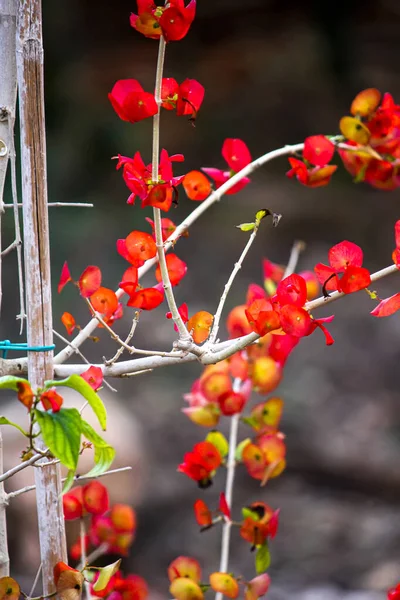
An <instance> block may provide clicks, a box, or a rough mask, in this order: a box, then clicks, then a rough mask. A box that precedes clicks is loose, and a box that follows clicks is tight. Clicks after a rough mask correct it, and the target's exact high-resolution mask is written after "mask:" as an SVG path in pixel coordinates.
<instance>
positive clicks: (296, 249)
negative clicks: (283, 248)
mask: <svg viewBox="0 0 400 600" xmlns="http://www.w3.org/2000/svg"><path fill="white" fill-rule="evenodd" d="M305 247H306V245H305V243H304V242H302V241H301V240H297V241H296V242H294V244H293V246H292V250H291V252H290V256H289V261H288V264H287V267H286V269H285V272H284V274H283V279H285V277H289V275H292V273H294V272H295V270H296V267H297V263H298V262H299V257H300V254H301V253H302V252H303V251H304V249H305Z"/></svg>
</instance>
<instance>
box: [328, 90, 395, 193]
mask: <svg viewBox="0 0 400 600" xmlns="http://www.w3.org/2000/svg"><path fill="white" fill-rule="evenodd" d="M380 97H381V95H380V92H379V91H378V90H376V89H374V88H370V89H367V90H364V91H362V92H360V93H359V94H358V95H357V96H356V97H355V99H354V100H353V103H352V105H351V113H352V115H354V116H353V117H343V118H342V119H341V121H340V129H341V131H342V133H343V135H344V136H345V137H346V138H347V140H348V141H347V144H349V145H350V146H354V150H344V149H341V150H339V154H340V157H341V159H342V161H343V164H344V166H345V168H346V169H347V171H349V173H350V174H351V175H352V176H353V177H354V178H355V180H356V181H357V182H358V181H366V182H367V183H369V184H370V185H372V186H373V187H376V188H379V189H382V190H393V189H395V188H397V187H399V186H400V106H399V105H396V104H395V103H394V100H393V98H392V96H391V95H390V94H384V96H383V99H382V102H381V103H380V105H379V102H380ZM378 105H379V106H378ZM367 144H368V146H369V147H370V150H368V149H366V148H365V145H367Z"/></svg>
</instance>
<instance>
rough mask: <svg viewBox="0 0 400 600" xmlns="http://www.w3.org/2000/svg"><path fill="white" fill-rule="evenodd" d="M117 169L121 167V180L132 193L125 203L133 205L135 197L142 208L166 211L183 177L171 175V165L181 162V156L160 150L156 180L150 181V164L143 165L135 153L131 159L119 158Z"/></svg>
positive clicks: (138, 155)
mask: <svg viewBox="0 0 400 600" xmlns="http://www.w3.org/2000/svg"><path fill="white" fill-rule="evenodd" d="M118 158H119V160H118V164H117V169H120V168H121V167H123V174H122V176H123V178H124V181H125V183H126V185H127V186H128V188H129V189H130V191H131V192H132V194H131V195H130V196H129V198H128V200H127V202H128V204H134V202H135V198H136V196H138V197H139V198H140V200H141V201H142V208H143V207H145V206H154V207H155V208H160V209H161V210H164V211H168V210H169V209H170V208H171V204H172V201H173V196H174V190H175V188H176V186H178V185H179V184H180V183H181V182H182V179H183V177H184V175H182V176H179V177H174V176H173V173H172V163H173V162H182V161H183V155H182V154H175V155H174V156H169V155H168V152H167V151H166V150H161V155H160V166H159V170H158V180H157V181H153V180H152V173H151V170H152V168H151V164H150V165H147V166H146V165H145V164H144V162H143V159H142V157H141V156H140V152H136V154H135V156H134V157H133V158H127V157H126V156H120V155H119V157H118Z"/></svg>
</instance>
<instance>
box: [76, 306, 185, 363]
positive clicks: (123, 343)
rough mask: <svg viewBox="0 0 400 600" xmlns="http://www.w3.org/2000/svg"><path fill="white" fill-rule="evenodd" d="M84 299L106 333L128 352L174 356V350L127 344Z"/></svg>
mask: <svg viewBox="0 0 400 600" xmlns="http://www.w3.org/2000/svg"><path fill="white" fill-rule="evenodd" d="M85 300H86V303H87V305H88V307H89V310H90V312H91V313H92V315H93V316H94V317H95V318H96V319H97V320H98V322H99V323H101V325H103V327H104V329H106V330H107V331H108V333H109V334H110V335H111V337H112V339H113V340H114V341H115V342H117V344H119V345H120V346H122V348H125V350H127V351H128V352H129V353H130V354H143V355H144V356H176V354H177V353H176V352H174V351H173V352H163V351H161V350H141V349H139V348H135V347H134V346H129V345H128V344H127V343H126V342H124V340H121V338H120V337H119V335H118V334H117V333H115V331H114V330H113V329H112V327H110V326H109V325H108V324H107V323H106V321H105V320H104V319H103V317H102V316H101V315H100V314H99V313H98V312H96V311H95V310H94V308H93V306H92V303H91V302H90V299H89V298H85ZM105 364H106V363H105Z"/></svg>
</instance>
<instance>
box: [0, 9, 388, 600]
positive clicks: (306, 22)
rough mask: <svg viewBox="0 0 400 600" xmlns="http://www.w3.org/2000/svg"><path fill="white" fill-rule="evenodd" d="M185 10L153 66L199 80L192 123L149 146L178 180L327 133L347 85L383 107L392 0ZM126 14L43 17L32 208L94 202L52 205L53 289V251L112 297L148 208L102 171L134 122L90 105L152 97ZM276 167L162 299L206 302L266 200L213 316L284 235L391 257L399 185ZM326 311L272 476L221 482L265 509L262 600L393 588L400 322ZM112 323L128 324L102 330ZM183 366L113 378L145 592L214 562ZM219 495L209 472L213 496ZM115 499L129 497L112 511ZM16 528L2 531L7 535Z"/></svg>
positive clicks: (355, 305)
mask: <svg viewBox="0 0 400 600" xmlns="http://www.w3.org/2000/svg"><path fill="white" fill-rule="evenodd" d="M198 4H199V6H198V16H197V19H196V21H195V23H194V25H193V27H192V29H191V31H190V33H189V35H188V36H187V38H185V40H184V41H182V42H181V43H179V44H171V45H170V46H169V47H168V51H167V61H166V71H165V72H166V75H167V76H174V77H175V78H176V79H178V80H183V79H185V78H186V77H192V78H196V79H198V80H199V81H201V82H202V83H203V85H204V86H205V88H206V97H205V102H204V106H203V108H202V110H201V112H200V116H199V119H198V123H197V127H196V129H193V128H191V127H190V125H189V124H188V123H187V122H186V121H185V119H182V118H181V119H177V118H175V117H174V115H171V114H167V113H165V114H163V118H162V132H161V139H162V145H163V146H164V147H166V148H167V149H168V151H169V152H170V153H175V152H183V153H184V154H185V157H186V162H185V170H190V169H191V168H198V167H200V166H216V167H221V168H222V166H223V160H222V158H221V156H220V149H221V146H222V142H223V140H224V139H225V138H226V137H240V138H242V139H244V140H245V141H246V143H247V144H248V146H249V148H250V149H251V152H252V155H253V156H254V157H256V156H258V155H260V154H263V153H264V152H266V151H268V150H270V149H273V148H276V147H280V146H282V145H284V144H286V143H294V142H298V141H301V140H302V139H304V137H305V136H306V135H310V134H314V133H335V132H336V131H337V123H338V120H339V118H340V117H341V116H342V115H343V114H345V113H346V112H347V111H348V107H349V104H350V102H351V100H352V98H353V97H354V95H355V93H357V91H359V90H360V89H363V88H364V87H370V86H375V87H378V88H379V89H381V90H382V91H390V92H391V93H392V94H393V95H394V97H395V99H396V100H397V102H399V101H400V79H399V75H398V72H399V71H398V64H399V57H400V35H399V27H400V5H399V3H398V1H397V0H381V1H380V2H373V3H372V2H371V3H368V2H361V1H360V2H356V1H351V0H349V1H348V2H346V3H342V2H340V1H338V2H335V3H321V2H317V1H315V2H313V1H308V2H307V1H304V2H301V3H298V2H294V1H290V0H287V1H286V2H280V1H278V0H276V1H273V0H246V1H245V2H243V1H242V2H239V1H238V0H230V1H229V2H228V0H216V1H214V2H207V1H206V0H199V1H198ZM135 9H136V6H135V4H134V3H131V2H127V1H125V0H120V1H119V2H117V3H114V5H113V6H112V7H111V4H110V3H109V2H105V1H104V0H100V1H97V2H93V1H83V0H81V1H78V0H69V1H68V2H63V1H61V0H58V1H57V2H47V3H45V6H44V16H45V46H46V89H47V123H48V151H49V155H48V162H49V186H50V190H49V197H50V199H51V200H52V201H88V202H94V204H95V208H94V209H92V210H83V209H82V210H80V211H79V210H75V209H68V210H67V209H57V210H53V211H52V213H51V227H52V245H53V252H54V254H53V267H54V271H53V278H54V282H56V281H57V278H58V274H59V272H60V268H61V265H62V263H63V261H64V260H65V259H68V261H69V264H70V267H71V269H72V270H73V272H74V273H76V274H79V273H80V272H81V271H82V270H83V268H84V267H85V266H86V265H87V264H90V263H93V264H98V265H100V266H101V268H102V270H103V273H104V281H105V285H109V286H115V285H116V284H117V283H118V281H119V279H120V275H121V273H122V271H123V269H124V267H125V265H124V264H123V261H122V259H121V258H120V257H119V256H118V255H117V253H116V251H115V240H116V239H117V238H119V237H125V236H126V235H127V233H129V232H130V231H131V230H132V229H134V228H135V227H142V226H143V217H144V216H145V215H146V216H147V215H148V214H149V213H148V212H146V211H141V210H140V208H139V207H134V208H132V207H130V206H127V205H126V204H125V200H126V197H127V195H128V194H127V190H126V188H125V186H124V184H123V183H122V180H121V177H120V174H119V173H116V172H115V170H114V168H115V163H113V162H111V160H110V157H111V156H114V155H116V154H117V153H121V154H126V155H133V153H134V152H135V151H136V150H140V151H141V152H142V153H143V155H144V156H145V157H146V158H147V159H148V160H150V131H151V123H150V121H145V122H143V123H140V124H137V125H135V126H130V125H127V124H124V123H122V122H120V121H118V119H117V117H116V115H115V114H114V113H113V111H112V109H111V107H110V105H109V103H108V100H107V92H108V91H110V89H111V88H112V86H113V84H114V82H115V81H116V80H117V79H121V78H128V77H134V78H137V79H139V80H140V81H141V83H142V84H143V85H144V87H145V89H149V90H150V89H151V88H152V86H153V79H154V70H155V61H156V53H157V48H156V46H157V44H156V43H155V42H154V41H151V40H147V39H145V38H141V37H140V36H139V35H138V34H136V32H134V31H133V30H132V29H131V28H130V27H129V23H128V17H129V13H130V11H133V10H135ZM286 170H287V161H286V160H284V159H282V160H280V161H277V162H276V163H274V164H271V165H269V166H268V167H266V168H265V169H263V170H262V171H259V172H257V173H256V174H255V175H254V177H253V178H252V180H253V183H252V185H251V186H249V187H247V188H246V190H245V191H244V192H242V193H241V194H239V195H237V196H233V197H228V198H225V199H224V200H223V201H222V202H221V203H220V204H219V205H218V206H215V207H213V208H212V210H210V212H209V213H208V214H207V215H206V216H205V217H204V218H203V219H202V220H201V222H199V223H196V225H195V226H194V227H193V230H192V232H191V235H190V237H189V239H187V240H184V241H183V242H180V243H179V248H178V254H179V256H181V257H182V258H183V259H185V260H186V261H187V262H188V265H189V272H188V275H187V277H186V278H185V280H184V281H183V282H182V284H181V285H180V287H179V290H178V293H177V296H178V302H179V303H180V302H183V301H187V302H188V304H189V306H190V308H191V312H195V310H198V309H206V310H211V311H213V310H214V309H215V306H216V303H217V300H218V297H219V295H220V293H221V291H222V288H223V285H224V283H225V281H226V279H227V278H228V276H229V273H230V271H231V269H232V265H233V263H234V261H235V260H236V259H237V256H238V254H239V252H240V249H241V247H242V244H243V234H241V233H240V232H238V231H237V230H235V229H234V225H236V224H238V223H241V222H243V221H248V220H249V219H251V218H252V216H253V214H254V212H255V210H257V209H259V208H261V207H265V206H268V207H270V208H271V209H273V210H275V211H279V212H281V213H283V219H282V221H281V224H280V225H279V228H278V229H277V230H274V231H271V230H270V229H268V228H265V229H264V235H260V236H259V238H258V240H257V242H256V244H255V246H254V247H253V248H252V251H251V255H250V257H249V260H248V261H247V263H246V265H245V268H244V269H243V270H242V272H241V274H240V277H239V278H238V281H237V283H236V284H235V286H234V288H233V291H232V294H231V297H230V301H229V307H231V306H233V305H235V304H237V303H240V302H242V301H243V298H244V294H245V290H246V287H247V284H248V283H249V282H250V281H257V282H260V277H261V269H260V264H261V257H262V256H268V257H269V258H270V259H272V260H274V261H276V262H282V263H284V262H285V261H286V260H287V257H288V255H289V252H290V248H291V245H292V242H293V240H294V239H303V240H305V241H306V243H307V251H306V253H305V254H304V256H303V258H302V260H301V265H300V266H301V268H310V267H312V266H313V265H314V264H315V263H316V262H318V261H322V262H324V261H325V260H326V254H327V250H328V249H329V247H330V246H331V245H332V244H333V243H336V242H338V241H341V240H343V239H350V240H352V241H354V242H356V243H358V244H360V245H361V246H362V247H363V249H364V253H365V262H366V265H367V266H368V267H369V268H370V269H371V270H376V269H378V268H381V267H383V266H386V265H387V264H389V263H390V255H391V251H392V249H393V245H394V239H393V224H394V222H395V220H396V219H397V218H399V217H400V210H399V206H400V205H399V202H400V192H399V191H395V192H391V193H385V192H378V191H376V190H372V189H370V188H368V187H367V186H365V185H363V184H360V185H354V184H353V183H352V182H351V178H350V177H349V175H348V174H347V173H346V172H345V171H344V169H343V168H341V169H339V172H338V173H337V174H336V175H335V177H334V179H333V181H332V183H331V185H330V186H329V187H328V188H322V189H319V190H309V189H306V188H303V187H301V186H300V185H299V184H297V183H296V182H293V181H289V180H287V179H286V178H285V175H284V174H285V171H286ZM192 208H193V205H192V204H191V203H190V201H188V200H186V199H184V198H183V194H182V198H181V201H180V205H179V207H178V208H177V209H176V210H175V211H173V213H172V215H171V217H172V218H173V219H174V220H176V221H179V220H180V219H181V218H183V216H185V215H186V214H187V213H188V212H189V211H190V210H192ZM7 218H8V221H7V220H6V225H7V230H6V233H5V238H6V239H5V241H4V245H6V243H7V236H8V237H9V238H10V240H11V236H12V230H11V226H12V223H11V215H7ZM13 260H14V259H13V258H9V257H7V260H6V262H5V265H4V276H5V278H6V282H7V284H8V285H7V286H5V298H4V301H3V306H4V309H3V317H7V316H8V319H7V322H6V323H4V319H3V323H2V326H3V331H2V337H3V338H10V339H14V338H16V336H17V333H16V330H15V326H14V315H15V312H16V309H15V302H16V300H15V295H14V290H15V272H14V267H15V265H14V262H13ZM399 285H400V281H399V278H398V277H396V276H394V277H393V278H392V279H391V280H390V281H389V280H387V281H385V282H382V283H381V284H380V285H379V293H380V295H381V296H382V297H386V296H388V295H390V294H393V293H395V292H397V291H399ZM377 287H378V286H377ZM332 308H334V313H335V315H336V319H335V321H334V323H333V324H332V325H331V327H330V329H331V331H332V333H333V335H334V337H335V339H336V344H335V345H334V346H333V347H330V348H327V347H325V346H324V343H323V339H322V336H318V333H316V334H314V336H313V337H312V338H311V339H307V340H303V341H302V343H301V345H300V346H299V347H298V349H297V351H295V352H294V354H293V356H292V358H291V359H290V361H289V363H288V366H287V368H286V372H285V380H284V383H283V384H282V385H281V388H280V389H279V393H280V394H281V395H282V396H283V397H284V399H285V402H286V410H285V416H284V420H283V426H282V428H283V431H285V433H286V434H287V443H288V469H287V471H286V473H285V474H284V475H283V476H282V477H281V478H280V479H279V480H277V481H274V482H272V483H271V484H270V485H269V486H268V487H267V489H265V490H262V491H260V490H259V488H258V486H257V484H256V483H255V482H254V481H252V480H250V479H249V478H248V477H247V476H246V475H245V474H244V473H239V476H238V483H237V494H236V496H235V501H236V502H237V507H239V506H240V503H248V502H249V501H252V500H255V499H259V498H262V499H264V500H265V501H267V502H268V503H270V504H271V505H272V506H274V507H278V506H280V507H281V508H282V513H281V515H282V526H281V530H280V532H279V535H278V536H277V538H276V540H274V542H273V544H272V555H273V562H272V566H271V569H270V574H271V577H272V578H273V581H274V584H275V586H276V587H275V592H274V591H272V592H271V597H273V594H274V593H275V595H276V598H277V599H279V600H281V599H283V598H288V597H290V594H289V592H288V590H291V589H293V590H296V595H297V594H299V596H298V597H299V598H300V597H301V600H302V599H303V596H301V595H300V594H301V590H307V589H308V588H309V587H313V586H317V587H319V591H318V590H317V591H316V592H315V593H314V596H312V595H308V596H307V599H310V600H311V598H312V599H313V600H319V599H320V598H324V599H325V600H337V599H338V598H342V597H345V596H344V594H345V592H344V590H356V589H361V590H374V589H377V590H379V589H384V588H385V587H388V586H390V585H392V584H394V583H395V580H398V579H400V568H399V562H400V519H399V517H400V500H399V491H400V471H399V468H398V464H399V459H400V417H399V414H400V413H399V408H400V396H399V383H400V375H399V369H398V361H399V355H400V353H399V342H398V340H399V336H400V320H399V317H398V316H394V317H391V318H390V319H388V320H382V321H378V320H374V319H373V318H372V317H369V315H368V313H369V310H371V308H372V306H371V303H370V301H369V300H368V298H367V297H365V298H364V296H363V295H362V294H359V295H357V296H355V297H349V298H346V299H345V300H344V301H342V302H340V303H338V304H337V305H333V306H332ZM54 310H55V323H56V327H58V329H59V330H61V327H62V326H61V325H58V323H59V321H58V319H59V317H60V315H61V314H62V312H63V311H64V310H71V312H74V314H75V315H76V316H77V318H78V320H79V321H80V322H82V323H84V320H85V319H86V317H87V315H86V313H85V307H84V306H83V305H82V306H81V305H79V304H78V301H77V298H76V295H75V294H74V290H66V291H65V293H64V294H63V295H62V297H61V298H60V297H57V296H55V297H54ZM322 314H323V315H327V314H331V311H330V310H329V309H328V308H327V309H324V310H323V311H321V315H322ZM153 317H154V318H155V319H156V324H155V322H154V321H153V320H152V319H153ZM144 322H145V321H144ZM147 322H148V323H149V322H150V320H149V319H148V320H147ZM151 322H152V325H151V327H149V328H146V326H145V324H143V326H142V328H141V329H139V333H138V338H137V345H138V346H146V345H147V347H156V346H160V347H166V348H167V347H168V346H169V344H170V343H171V340H172V339H173V337H172V335H173V334H172V330H171V326H170V323H169V322H166V321H165V319H164V311H163V310H159V311H157V316H156V315H152V317H151ZM128 326H129V315H128V314H127V316H126V319H125V320H124V322H123V323H121V324H119V325H118V330H119V331H122V332H123V331H126V330H127V327H128ZM102 339H103V340H104V341H102V342H101V344H100V345H97V346H91V345H88V347H87V349H86V348H85V351H86V353H87V356H88V357H89V358H91V359H92V360H95V359H96V358H97V359H99V357H101V356H102V355H103V354H107V356H109V355H111V354H112V353H113V351H114V347H113V346H110V343H109V342H108V341H107V339H106V336H105V335H104V334H103V335H102ZM198 373H199V369H198V368H197V367H195V366H193V365H190V366H187V367H185V368H182V369H172V368H171V369H165V370H162V371H161V370H159V371H157V372H155V373H153V374H150V375H147V376H142V377H138V378H135V379H133V380H132V381H129V382H128V383H124V385H123V384H122V382H117V386H118V388H119V389H120V390H121V395H120V397H119V398H118V402H121V403H122V402H124V403H125V404H126V407H127V410H128V411H129V412H130V413H131V414H132V415H134V416H135V419H136V420H137V422H138V423H137V424H136V425H138V426H139V428H140V429H141V431H142V434H143V439H144V443H143V454H144V457H143V459H144V461H145V464H146V463H147V473H146V475H145V479H144V483H143V481H142V480H141V482H140V487H141V488H142V486H143V488H142V490H143V491H142V496H141V500H140V501H139V502H138V504H137V509H138V513H139V523H140V525H139V530H138V538H137V541H136V543H135V545H134V547H133V550H132V558H131V559H129V561H127V562H128V565H129V567H130V568H132V569H134V570H135V571H137V572H139V573H141V574H142V575H144V576H145V577H147V578H148V580H149V581H150V583H151V585H152V587H153V588H154V590H158V591H159V592H160V593H162V594H163V596H162V597H166V596H165V590H166V588H167V583H166V579H165V569H166V566H167V564H168V562H169V561H170V560H172V559H173V558H174V557H175V556H177V555H178V554H192V555H194V556H196V557H197V558H199V559H201V560H202V561H203V564H204V567H205V569H206V570H211V569H214V570H215V568H216V567H217V564H218V552H219V537H220V536H219V532H214V531H211V532H209V533H206V534H202V536H200V535H199V534H198V533H197V530H196V527H195V524H194V520H193V517H192V513H191V504H192V502H193V500H194V499H195V498H196V497H198V492H197V490H196V489H195V486H194V484H192V482H190V481H188V480H187V479H185V478H184V477H183V476H182V475H180V474H178V473H176V465H177V464H178V463H179V462H180V460H181V458H182V456H183V453H184V452H185V451H186V450H187V449H188V448H189V447H190V446H191V444H192V443H193V442H194V441H197V440H199V439H200V438H201V436H202V435H203V431H199V430H198V429H197V428H196V427H195V426H193V425H192V424H190V423H189V422H188V421H186V420H185V418H184V416H183V415H181V414H180V412H179V409H180V407H181V406H182V399H181V397H182V394H183V393H184V392H186V391H187V390H188V389H189V387H190V385H191V382H192V380H193V379H194V378H195V377H196V376H197V375H198ZM110 410H112V409H110ZM244 433H245V432H244ZM129 458H130V457H129V456H127V457H126V462H128V463H129ZM139 477H141V478H142V477H143V473H142V471H141V472H140V475H139ZM222 484H223V481H222V478H218V480H217V482H216V485H215V486H214V488H215V489H214V490H213V491H212V492H211V493H210V494H209V497H210V498H212V497H214V498H215V497H216V496H217V492H218V490H219V486H221V485H222ZM112 485H113V484H112V483H111V481H110V486H111V487H112ZM132 485H135V483H134V482H133V484H132ZM131 493H132V492H131V490H130V489H127V490H126V500H127V501H129V497H130V495H131ZM14 527H15V528H17V523H15V525H12V529H13V530H14V532H15V531H16V529H14ZM16 537H17V536H16ZM234 540H235V541H234V543H233V563H232V569H233V570H236V571H237V572H239V571H240V572H244V573H245V574H249V575H250V574H251V573H252V560H253V559H252V556H251V555H250V554H249V553H248V548H247V547H246V545H245V544H244V543H242V542H241V541H240V540H239V538H238V537H236V538H234ZM13 548H16V546H13ZM25 568H26V566H25ZM30 568H32V570H34V569H35V565H31V566H30ZM279 590H283V591H281V592H280V591H279ZM321 590H322V591H321ZM334 590H336V591H334ZM304 593H306V592H304ZM307 593H308V594H311V592H307ZM160 597H161V596H160ZM346 597H347V596H346ZM363 597H364V596H363ZM368 597H370V598H371V600H372V599H375V596H373V595H371V596H368ZM377 597H379V596H377ZM305 598H306V596H304V599H305ZM357 598H358V597H357ZM359 598H361V596H360V597H359ZM352 600H356V597H355V596H354V597H353V598H352Z"/></svg>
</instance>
